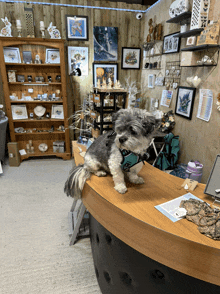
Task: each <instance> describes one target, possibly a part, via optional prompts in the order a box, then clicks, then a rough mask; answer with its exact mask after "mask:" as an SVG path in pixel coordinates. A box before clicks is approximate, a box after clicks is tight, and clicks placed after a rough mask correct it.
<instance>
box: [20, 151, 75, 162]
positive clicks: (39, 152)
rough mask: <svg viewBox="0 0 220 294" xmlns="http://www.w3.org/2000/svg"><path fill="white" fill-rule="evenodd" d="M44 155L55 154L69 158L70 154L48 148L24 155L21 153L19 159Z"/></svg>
mask: <svg viewBox="0 0 220 294" xmlns="http://www.w3.org/2000/svg"><path fill="white" fill-rule="evenodd" d="M42 156H43V157H45V156H56V157H62V158H63V159H69V157H70V156H71V154H70V153H59V152H53V151H52V150H48V151H46V152H41V151H36V152H34V153H27V154H25V155H21V160H24V159H27V158H29V157H42Z"/></svg>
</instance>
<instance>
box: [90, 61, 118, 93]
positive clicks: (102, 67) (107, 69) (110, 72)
mask: <svg viewBox="0 0 220 294" xmlns="http://www.w3.org/2000/svg"><path fill="white" fill-rule="evenodd" d="M109 78H111V81H112V83H114V84H115V82H116V80H117V79H118V64H117V63H95V62H94V63H93V85H94V87H97V82H98V80H99V81H100V85H102V83H103V80H105V81H106V83H107V84H108V79H109Z"/></svg>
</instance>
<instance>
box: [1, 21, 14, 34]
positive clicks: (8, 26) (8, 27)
mask: <svg viewBox="0 0 220 294" xmlns="http://www.w3.org/2000/svg"><path fill="white" fill-rule="evenodd" d="M1 20H2V21H3V22H4V24H5V27H4V28H3V29H1V33H0V36H1V37H12V35H11V23H10V22H9V21H8V18H7V17H5V18H1Z"/></svg>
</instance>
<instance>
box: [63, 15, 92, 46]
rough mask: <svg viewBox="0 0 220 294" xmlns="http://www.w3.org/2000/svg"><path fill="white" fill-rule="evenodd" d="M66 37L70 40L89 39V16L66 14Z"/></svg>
mask: <svg viewBox="0 0 220 294" xmlns="http://www.w3.org/2000/svg"><path fill="white" fill-rule="evenodd" d="M65 17H66V39H67V40H68V41H71V40H72V41H88V40H89V30H88V16H85V15H69V14H66V15H65Z"/></svg>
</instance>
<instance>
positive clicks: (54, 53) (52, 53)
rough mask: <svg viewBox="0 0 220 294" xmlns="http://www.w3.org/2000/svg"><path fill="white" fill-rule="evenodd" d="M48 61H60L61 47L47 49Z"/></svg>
mask: <svg viewBox="0 0 220 294" xmlns="http://www.w3.org/2000/svg"><path fill="white" fill-rule="evenodd" d="M45 62H46V63H60V51H59V49H46V60H45Z"/></svg>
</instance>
